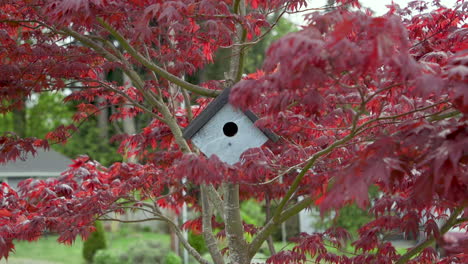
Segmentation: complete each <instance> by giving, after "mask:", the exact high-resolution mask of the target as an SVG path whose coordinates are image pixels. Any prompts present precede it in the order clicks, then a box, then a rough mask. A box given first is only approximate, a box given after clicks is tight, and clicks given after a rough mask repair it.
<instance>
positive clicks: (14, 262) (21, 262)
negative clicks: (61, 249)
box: [0, 258, 59, 264]
mask: <svg viewBox="0 0 468 264" xmlns="http://www.w3.org/2000/svg"><path fill="white" fill-rule="evenodd" d="M0 264H59V263H57V262H50V261H45V260H34V259H23V258H9V259H8V261H5V260H0Z"/></svg>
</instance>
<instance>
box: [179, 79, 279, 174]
mask: <svg viewBox="0 0 468 264" xmlns="http://www.w3.org/2000/svg"><path fill="white" fill-rule="evenodd" d="M229 93H230V88H227V89H224V91H223V92H222V93H221V94H220V95H218V97H216V99H215V100H213V102H211V103H210V104H209V105H208V106H207V107H206V109H205V110H203V112H201V113H200V114H199V115H198V116H197V118H195V119H194V120H193V121H192V122H191V123H190V124H189V125H188V126H187V128H185V130H184V138H185V139H191V140H192V143H193V144H194V145H195V146H197V147H198V149H200V151H201V152H203V153H204V154H205V155H206V156H207V157H209V156H211V155H213V154H214V155H216V156H218V157H219V159H220V160H222V161H224V162H226V163H228V164H231V165H232V164H234V163H236V162H238V161H239V160H240V156H241V154H242V153H244V151H246V150H247V149H250V148H257V147H260V146H262V145H263V144H264V143H265V142H267V141H268V139H270V140H272V141H277V140H278V136H277V135H275V134H274V133H272V132H271V131H269V130H262V129H259V128H258V127H256V126H255V125H254V123H255V121H257V119H258V117H257V116H256V115H255V114H254V113H252V112H251V111H242V110H239V109H236V108H235V107H234V106H232V105H231V104H230V103H229Z"/></svg>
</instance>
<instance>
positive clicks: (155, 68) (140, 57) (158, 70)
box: [96, 17, 220, 97]
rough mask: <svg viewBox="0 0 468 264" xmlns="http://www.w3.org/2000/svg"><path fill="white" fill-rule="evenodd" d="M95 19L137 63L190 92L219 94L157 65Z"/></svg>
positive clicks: (108, 26)
mask: <svg viewBox="0 0 468 264" xmlns="http://www.w3.org/2000/svg"><path fill="white" fill-rule="evenodd" d="M96 20H97V21H98V22H99V24H101V26H103V27H104V28H105V29H106V30H107V31H108V32H109V33H110V34H111V35H112V36H113V37H114V38H115V39H116V40H117V41H118V42H119V43H120V45H122V47H123V48H124V49H125V50H126V51H127V52H128V53H129V54H130V55H131V56H132V57H133V58H134V59H135V60H137V61H138V62H139V63H141V64H142V65H144V66H145V67H147V68H148V69H150V70H152V71H154V72H155V73H156V74H158V75H159V76H161V77H163V78H164V79H166V80H168V81H170V82H172V83H174V84H176V85H178V86H180V87H181V88H183V89H186V90H189V91H191V92H194V93H197V94H200V95H204V96H209V97H216V96H217V95H218V94H220V92H219V91H216V90H210V89H206V88H203V87H201V86H198V85H194V84H191V83H189V82H186V81H184V80H182V79H181V78H179V77H177V76H175V75H173V74H171V73H169V72H167V71H165V70H164V69H163V68H161V67H159V66H158V65H156V64H154V63H153V62H151V61H149V60H148V59H146V58H145V57H144V56H143V55H141V54H140V53H139V52H138V51H137V50H136V49H134V48H133V47H132V46H131V45H130V43H129V42H128V41H127V40H126V39H125V38H124V37H123V36H122V35H121V34H120V33H119V32H118V31H117V30H115V29H114V28H113V27H112V26H111V25H110V24H108V23H107V22H105V21H104V20H103V19H102V18H99V17H98V18H96Z"/></svg>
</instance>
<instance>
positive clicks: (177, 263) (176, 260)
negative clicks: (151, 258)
mask: <svg viewBox="0 0 468 264" xmlns="http://www.w3.org/2000/svg"><path fill="white" fill-rule="evenodd" d="M164 264H182V259H181V258H180V257H179V255H177V254H176V253H174V252H172V251H171V252H169V254H167V255H166V257H165V258H164Z"/></svg>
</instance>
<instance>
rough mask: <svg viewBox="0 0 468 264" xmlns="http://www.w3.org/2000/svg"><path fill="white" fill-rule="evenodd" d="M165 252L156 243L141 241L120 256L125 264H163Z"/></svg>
mask: <svg viewBox="0 0 468 264" xmlns="http://www.w3.org/2000/svg"><path fill="white" fill-rule="evenodd" d="M166 252H167V250H166V249H164V248H163V247H162V246H161V244H160V243H159V242H157V241H152V240H148V241H141V242H138V243H136V244H134V245H133V246H131V247H130V248H129V249H128V250H127V252H126V253H125V254H123V255H121V259H122V260H124V261H125V263H129V264H133V263H138V264H155V263H163V261H164V257H165V256H166Z"/></svg>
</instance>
